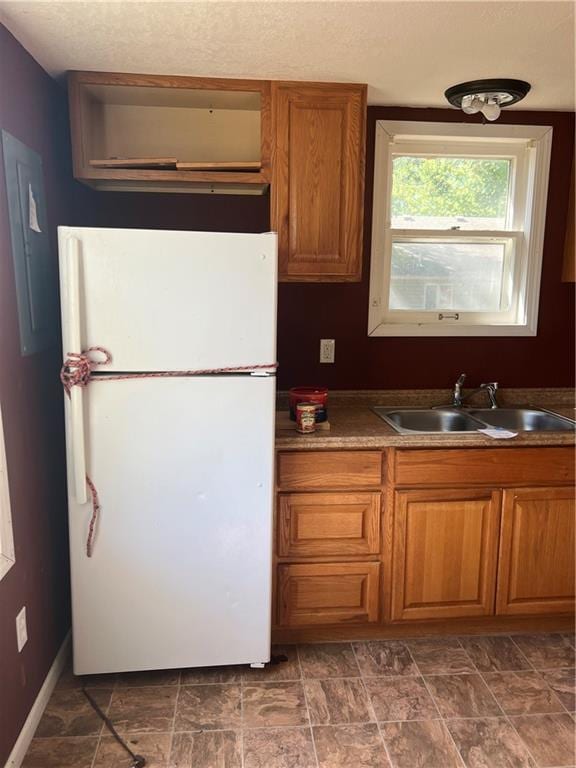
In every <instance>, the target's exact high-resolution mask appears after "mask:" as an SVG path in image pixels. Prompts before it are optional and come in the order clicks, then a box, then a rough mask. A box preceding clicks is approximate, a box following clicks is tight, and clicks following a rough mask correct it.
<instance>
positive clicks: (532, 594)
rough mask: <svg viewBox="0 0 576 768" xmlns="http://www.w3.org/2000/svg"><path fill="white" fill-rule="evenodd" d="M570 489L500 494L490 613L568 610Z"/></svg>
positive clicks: (571, 537)
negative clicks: (498, 540)
mask: <svg viewBox="0 0 576 768" xmlns="http://www.w3.org/2000/svg"><path fill="white" fill-rule="evenodd" d="M574 516H575V504H574V489H573V488H512V489H509V490H506V491H504V498H503V503H502V535H501V544H500V562H499V569H498V592H497V600H496V612H497V613H499V614H551V613H568V612H570V611H573V610H574V546H575V540H574Z"/></svg>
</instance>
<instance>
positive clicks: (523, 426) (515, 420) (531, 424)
mask: <svg viewBox="0 0 576 768" xmlns="http://www.w3.org/2000/svg"><path fill="white" fill-rule="evenodd" d="M469 413H470V415H471V416H474V417H475V418H477V419H480V420H481V421H485V422H486V423H487V424H490V426H492V427H500V428H502V429H511V430H512V431H513V432H558V431H565V430H570V429H572V430H573V429H574V428H575V426H576V422H574V421H572V419H568V418H565V417H564V416H559V415H558V414H557V413H551V412H550V411H540V410H537V409H536V408H494V409H491V408H489V409H474V410H470V411H469Z"/></svg>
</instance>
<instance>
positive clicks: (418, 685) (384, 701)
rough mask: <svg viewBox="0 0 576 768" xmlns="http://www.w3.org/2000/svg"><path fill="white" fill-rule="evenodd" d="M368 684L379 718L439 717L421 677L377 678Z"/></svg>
mask: <svg viewBox="0 0 576 768" xmlns="http://www.w3.org/2000/svg"><path fill="white" fill-rule="evenodd" d="M365 683H366V688H367V690H368V694H369V695H370V700H371V701H372V706H373V707H374V713H375V715H376V719H377V720H380V721H382V720H434V719H435V718H438V717H440V715H439V714H438V710H437V709H436V706H435V704H434V701H433V700H432V697H431V696H430V694H429V693H428V690H427V688H426V686H425V685H424V681H423V680H422V678H421V677H382V678H376V677H374V678H368V679H367V680H366V681H365Z"/></svg>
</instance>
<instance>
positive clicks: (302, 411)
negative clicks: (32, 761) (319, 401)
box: [296, 403, 316, 435]
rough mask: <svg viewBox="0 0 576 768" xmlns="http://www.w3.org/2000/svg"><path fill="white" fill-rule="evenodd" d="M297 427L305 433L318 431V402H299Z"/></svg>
mask: <svg viewBox="0 0 576 768" xmlns="http://www.w3.org/2000/svg"><path fill="white" fill-rule="evenodd" d="M296 429H297V430H298V432H301V433H302V434H304V435H306V434H308V433H310V432H315V431H316V403H298V404H297V406H296Z"/></svg>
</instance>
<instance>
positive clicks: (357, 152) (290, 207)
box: [271, 83, 366, 282]
mask: <svg viewBox="0 0 576 768" xmlns="http://www.w3.org/2000/svg"><path fill="white" fill-rule="evenodd" d="M273 114H274V135H275V139H276V140H275V149H274V155H273V176H272V190H271V195H272V197H271V206H272V210H271V218H272V227H273V229H275V230H277V232H278V256H279V274H280V280H283V281H296V282H305V281H308V282H311V281H312V282H329V281H358V280H360V278H361V272H362V217H363V196H364V152H365V149H364V144H365V115H366V86H364V85H339V84H333V85H332V84H309V83H278V84H276V85H273Z"/></svg>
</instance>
